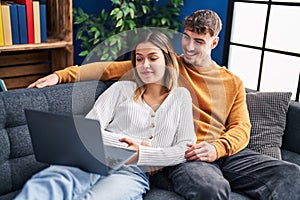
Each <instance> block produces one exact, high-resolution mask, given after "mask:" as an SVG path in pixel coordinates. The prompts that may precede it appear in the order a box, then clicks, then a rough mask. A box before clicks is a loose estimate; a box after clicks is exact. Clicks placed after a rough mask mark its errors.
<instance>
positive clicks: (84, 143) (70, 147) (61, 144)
mask: <svg viewBox="0 0 300 200" xmlns="http://www.w3.org/2000/svg"><path fill="white" fill-rule="evenodd" d="M24 111H25V116H26V120H27V124H28V129H29V133H30V137H31V141H32V145H33V151H34V154H35V157H36V160H37V161H40V162H44V163H48V164H57V165H67V166H73V167H78V168H80V169H82V170H84V171H87V172H91V173H96V174H101V175H109V174H110V173H111V172H112V171H113V170H117V169H118V168H120V167H121V166H122V165H124V164H125V163H126V162H127V161H128V160H130V159H131V158H132V157H133V156H134V155H136V153H137V152H136V151H134V150H129V149H123V148H117V147H113V146H108V145H104V144H103V140H102V134H101V128H100V123H99V121H97V120H92V119H87V118H85V117H84V116H74V115H62V114H56V113H50V112H45V111H38V110H31V109H24Z"/></svg>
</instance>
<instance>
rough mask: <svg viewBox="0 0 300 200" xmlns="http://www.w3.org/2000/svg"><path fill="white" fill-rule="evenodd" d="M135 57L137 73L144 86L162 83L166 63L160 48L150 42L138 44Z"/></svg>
mask: <svg viewBox="0 0 300 200" xmlns="http://www.w3.org/2000/svg"><path fill="white" fill-rule="evenodd" d="M135 56H136V69H137V73H138V75H139V77H140V78H141V80H142V81H143V82H144V83H145V84H150V83H156V84H163V83H164V74H165V70H166V62H165V58H164V54H163V52H162V50H161V49H160V48H158V47H156V46H155V45H153V44H152V43H151V42H145V43H140V44H138V45H137V47H136V55H135Z"/></svg>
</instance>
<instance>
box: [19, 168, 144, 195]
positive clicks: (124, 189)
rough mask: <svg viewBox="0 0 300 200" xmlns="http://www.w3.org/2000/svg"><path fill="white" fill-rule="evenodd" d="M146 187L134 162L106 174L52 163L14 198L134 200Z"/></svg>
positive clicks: (28, 182)
mask: <svg viewBox="0 0 300 200" xmlns="http://www.w3.org/2000/svg"><path fill="white" fill-rule="evenodd" d="M147 190H149V179H148V176H147V174H146V173H145V172H143V171H142V170H141V169H140V168H139V167H137V166H136V165H129V166H124V167H122V168H121V169H120V170H118V171H115V172H114V173H112V174H111V175H109V176H101V175H98V174H92V173H88V172H85V171H82V170H80V169H78V168H74V167H67V166H58V165H52V166H50V167H49V168H46V169H44V170H42V171H40V172H39V173H37V174H35V175H34V176H33V177H32V178H31V179H30V180H28V181H27V183H26V184H25V186H24V187H23V189H22V191H21V192H20V193H19V194H18V196H17V197H16V199H17V200H23V199H24V200H25V199H26V200H28V199H30V200H34V199H43V200H47V199H49V200H52V199H55V200H60V199H61V200H67V199H69V200H71V199H72V200H73V199H74V200H82V199H111V200H119V199H122V200H123V199H128V200H138V199H142V198H143V194H144V193H146V191H147Z"/></svg>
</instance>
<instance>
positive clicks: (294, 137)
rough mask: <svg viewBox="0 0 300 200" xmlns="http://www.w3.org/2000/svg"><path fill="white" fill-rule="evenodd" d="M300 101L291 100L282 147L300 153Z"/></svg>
mask: <svg viewBox="0 0 300 200" xmlns="http://www.w3.org/2000/svg"><path fill="white" fill-rule="evenodd" d="M299 120H300V103H299V102H295V101H291V102H290V105H289V109H288V113H287V121H286V127H285V131H284V135H283V139H282V148H283V149H286V150H290V151H293V152H296V153H299V154H300V145H299V142H300V123H299Z"/></svg>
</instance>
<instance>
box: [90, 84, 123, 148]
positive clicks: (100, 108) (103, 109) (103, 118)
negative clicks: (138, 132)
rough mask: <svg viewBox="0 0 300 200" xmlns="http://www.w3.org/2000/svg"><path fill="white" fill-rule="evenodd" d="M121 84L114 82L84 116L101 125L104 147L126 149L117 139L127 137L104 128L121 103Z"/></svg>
mask: <svg viewBox="0 0 300 200" xmlns="http://www.w3.org/2000/svg"><path fill="white" fill-rule="evenodd" d="M121 91H122V84H121V83H120V82H116V83H115V84H113V85H112V86H110V87H109V88H108V89H107V90H105V91H104V92H103V93H102V94H101V95H100V96H99V97H98V99H97V101H96V103H95V105H94V107H93V108H92V109H91V111H90V112H89V113H88V114H87V115H86V118H89V119H94V120H98V121H99V122H100V124H101V132H102V137H103V142H104V144H106V145H111V146H115V147H121V148H126V147H127V145H126V144H125V143H121V142H120V141H119V138H122V137H128V136H126V135H124V134H121V133H113V132H109V131H106V130H105V129H106V127H107V126H108V124H109V123H110V121H111V120H112V119H113V117H114V113H115V108H116V107H117V105H118V104H119V102H120V101H122V92H121Z"/></svg>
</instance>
